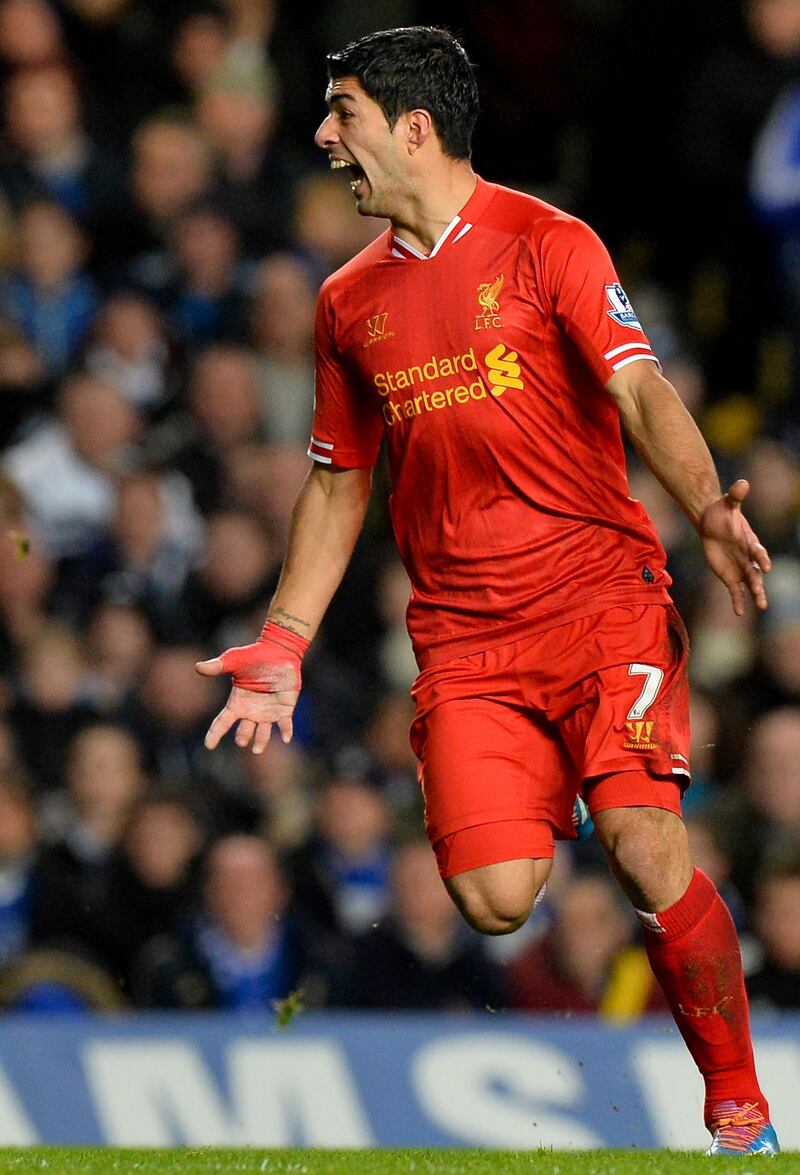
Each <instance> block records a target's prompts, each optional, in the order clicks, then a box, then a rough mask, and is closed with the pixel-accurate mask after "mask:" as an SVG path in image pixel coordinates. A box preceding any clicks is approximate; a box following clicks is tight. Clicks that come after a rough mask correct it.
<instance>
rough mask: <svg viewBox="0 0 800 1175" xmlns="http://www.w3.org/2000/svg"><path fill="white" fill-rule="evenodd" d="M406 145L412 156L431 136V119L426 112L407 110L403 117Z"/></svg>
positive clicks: (432, 128)
mask: <svg viewBox="0 0 800 1175" xmlns="http://www.w3.org/2000/svg"><path fill="white" fill-rule="evenodd" d="M405 121H406V145H407V146H408V151H409V154H411V155H413V154H414V152H415V151H418V150H419V149H420V147H422V146H424V144H425V143H426V142H427V141H428V139H429V138H430V137H431V135H432V134H433V130H434V127H433V119H432V118H431V116H430V114H429V113H428V111H427V110H409V111H408V113H407V114H406V115H405Z"/></svg>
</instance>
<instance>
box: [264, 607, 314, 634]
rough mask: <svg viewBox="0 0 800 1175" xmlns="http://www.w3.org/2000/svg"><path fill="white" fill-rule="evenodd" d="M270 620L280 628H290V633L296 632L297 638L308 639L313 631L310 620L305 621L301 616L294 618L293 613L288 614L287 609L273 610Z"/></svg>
mask: <svg viewBox="0 0 800 1175" xmlns="http://www.w3.org/2000/svg"><path fill="white" fill-rule="evenodd" d="M269 619H270V620H271V621H272V623H273V624H277V625H278V627H279V628H288V629H289V632H294V633H296V634H297V636H303V637H307V636H308V633H309V631H310V629H311V624H310V623H309V621H308V620H303V619H302V617H300V616H292V614H291V612H287V611H286V609H285V608H280V607H278V608H273V609H271V611H270V614H269Z"/></svg>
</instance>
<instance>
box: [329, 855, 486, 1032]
mask: <svg viewBox="0 0 800 1175" xmlns="http://www.w3.org/2000/svg"><path fill="white" fill-rule="evenodd" d="M342 1002H343V1003H345V1004H346V1005H348V1006H350V1007H356V1008H405V1009H411V1008H415V1009H424V1010H426V1011H432V1010H434V1009H436V1010H438V1011H450V1012H454V1011H466V1010H468V1009H470V1008H481V1009H483V1008H486V1007H487V1006H488V1007H489V1008H492V1009H493V1008H497V1007H502V1005H503V1002H504V997H503V991H502V987H501V984H500V979H499V972H498V970H497V969H496V968H495V966H494V965H493V964H491V963H490V962H489V961H488V960H487V958H486V956H485V955H484V953H483V949H482V946H481V944H480V941H479V939H478V937H477V935H473V934H472V933H470V932H469V931H467V930H465V929H464V928H463V927H462V926H461V925H460V923H459V917H458V913H457V911H456V909H455V907H454V905H453V903H452V901H451V900H450V897H449V895H448V894H447V891H446V890H445V888H444V886H443V885H442V882H441V879H440V877H439V875H438V872H437V870H436V862H435V859H434V856H433V853H432V852H431V849H430V845H428V844H427V843H426V842H422V841H416V842H413V843H411V844H407V845H404V846H403V847H402V848H400V849H398V851H397V854H396V855H395V859H394V862H393V865H392V890H391V904H390V907H389V909H388V911H387V914H386V916H385V917H384V918H383V919H382V920H381V922H380V923H379V924H378V925H376V926H374V927H373V928H372V929H371V930H367V931H366V933H364V934H363V935H362V936H361V937H359V938H358V939H357V940H356V943H355V948H354V952H353V962H352V969H351V970H350V972H349V973H348V974H347V976H346V977H345V981H344V983H343V991H342Z"/></svg>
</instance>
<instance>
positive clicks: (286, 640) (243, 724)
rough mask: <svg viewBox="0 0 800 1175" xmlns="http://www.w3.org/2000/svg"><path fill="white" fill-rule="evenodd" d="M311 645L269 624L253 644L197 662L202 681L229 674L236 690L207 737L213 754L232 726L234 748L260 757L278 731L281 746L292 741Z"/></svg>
mask: <svg viewBox="0 0 800 1175" xmlns="http://www.w3.org/2000/svg"><path fill="white" fill-rule="evenodd" d="M307 648H308V641H307V640H305V639H304V638H303V637H301V636H299V635H298V634H297V633H295V632H292V631H291V630H289V629H285V628H283V627H282V626H280V625H277V624H274V623H273V622H272V621H270V620H268V621H267V623H266V624H265V625H264V629H263V631H262V633H261V636H260V637H259V639H258V640H257V641H255V642H254V643H253V644H252V645H242V646H240V647H238V648H233V649H226V651H225V652H224V653H222V654H221V655H220V656H219V657H212V658H211V660H209V661H198V662H197V664H196V665H195V669H196V670H197V672H198V673H199V674H201V675H202V676H203V677H218V676H219V675H221V674H223V673H230V674H231V677H232V679H233V682H232V689H231V692H230V694H229V696H228V700H227V702H226V703H225V706H224V708H223V709H222V710H220V712H219V714H217V716H216V718H215V719H214V721H213V722H212V723H211V726H210V727H209V728H208V733H207V734H206V737H205V745H206V747H207V748H208V750H210V751H212V750H213V749H214V748H215V747H216V746H218V745H219V742H220V739H222V738H223V736H224V735H226V734H227V733H228V731H229V730H230V729H231V727H232V726H234V725H235V724H236V723H238V726H237V728H236V745H237V746H239V747H247V746H250V745H251V743H252V750H253V754H255V755H260V754H261V753H262V752H263V751H264V749H265V747H266V745H267V743H268V742H269V739H270V735H271V734H272V727H273V726H277V727H278V730H279V731H280V736H281V739H282V740H283V742H285V743H288V742H289V741H290V740H291V737H292V714H293V712H294V708H295V705H296V704H297V698H298V696H299V693H300V685H301V676H300V664H301V661H302V657H303V654H304V653H305V651H306V649H307Z"/></svg>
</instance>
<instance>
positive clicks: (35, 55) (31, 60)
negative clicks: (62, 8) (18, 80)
mask: <svg viewBox="0 0 800 1175" xmlns="http://www.w3.org/2000/svg"><path fill="white" fill-rule="evenodd" d="M64 52H65V46H64V40H63V37H62V34H61V28H60V26H59V23H58V18H57V16H56V14H55V12H54V11H53V9H52V8H51V7H50V5H49V4H48V3H47V2H46V0H3V2H2V4H0V54H2V58H3V61H4V62H5V63H6V64H7V65H9V66H11V67H19V66H31V65H44V64H46V63H49V62H53V61H57V60H58V59H59V58H60V57H62V56H63V55H64Z"/></svg>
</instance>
